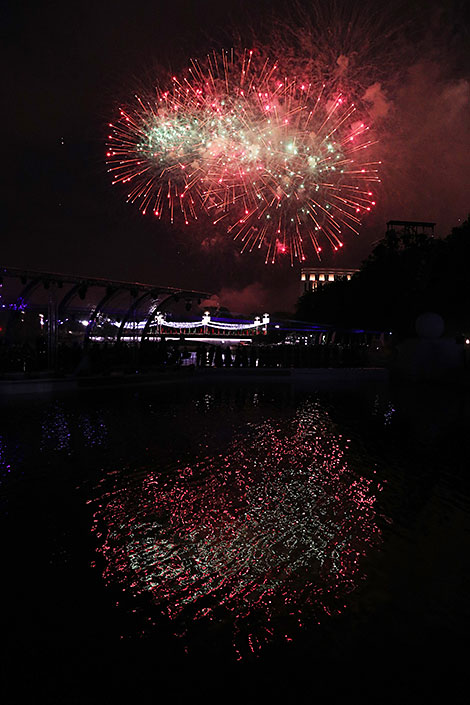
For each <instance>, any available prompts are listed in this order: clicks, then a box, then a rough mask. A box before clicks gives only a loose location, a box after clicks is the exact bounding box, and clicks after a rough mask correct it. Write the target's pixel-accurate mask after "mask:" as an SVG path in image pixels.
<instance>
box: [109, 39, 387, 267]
mask: <svg viewBox="0 0 470 705" xmlns="http://www.w3.org/2000/svg"><path fill="white" fill-rule="evenodd" d="M286 73H287V72H285V71H283V69H282V67H280V66H279V64H278V63H276V62H273V61H270V60H269V58H265V57H264V56H263V55H261V54H257V53H255V52H253V51H244V52H243V53H242V54H241V55H240V56H239V57H238V55H237V54H235V53H234V52H233V50H232V51H231V52H226V51H222V52H221V53H219V54H216V53H215V52H214V53H213V54H212V55H210V56H208V57H207V60H206V61H205V62H204V63H198V62H196V61H193V62H192V63H191V67H190V68H189V70H188V72H187V74H186V75H185V76H183V77H182V78H181V79H178V78H177V77H175V76H174V77H173V79H172V86H171V90H167V91H162V90H160V89H157V91H156V95H155V96H154V97H153V98H152V99H151V100H149V99H147V100H143V99H141V98H139V97H136V101H135V103H134V106H133V107H131V108H129V109H121V112H120V118H119V120H118V121H117V123H116V124H114V125H111V134H110V136H109V144H108V152H107V159H108V164H109V170H110V172H111V173H112V175H113V183H119V182H122V183H126V184H129V191H128V200H129V201H130V202H136V203H138V204H139V207H140V209H141V210H142V212H143V213H146V212H152V213H154V214H155V215H156V216H157V217H159V218H160V217H162V215H163V214H164V213H168V214H169V217H170V221H171V222H173V221H174V219H175V218H176V217H177V215H180V216H182V218H183V219H184V222H185V223H186V224H189V221H190V220H197V219H198V218H199V217H200V216H201V214H202V213H206V214H209V216H210V217H211V219H212V223H213V225H216V226H219V227H222V226H225V230H226V232H227V233H228V234H229V235H230V236H232V237H233V238H234V239H235V240H238V242H239V243H240V246H241V251H242V252H244V251H250V252H251V251H253V250H254V249H261V248H265V249H266V262H272V263H274V262H275V260H276V257H277V255H279V254H284V253H289V255H290V257H291V261H293V260H294V258H296V259H298V260H300V261H304V260H305V258H306V251H307V249H308V248H313V250H314V252H315V253H316V254H317V256H319V255H320V252H321V249H322V243H323V242H327V243H328V244H329V245H330V246H331V247H332V248H333V249H335V250H337V249H338V248H340V247H342V246H343V233H344V232H345V231H346V232H348V231H349V232H352V233H356V234H357V233H358V226H359V224H360V219H361V216H362V215H363V214H364V213H366V212H367V211H369V210H370V209H371V207H372V206H373V205H375V200H374V193H373V191H372V190H371V189H372V187H373V185H374V184H376V183H377V182H378V181H379V177H378V166H379V164H380V162H378V161H375V160H374V159H373V158H372V157H371V156H368V152H369V148H370V147H371V146H372V145H373V144H374V143H375V142H374V140H373V138H371V137H370V135H369V126H368V125H366V124H365V122H364V121H363V120H362V119H361V116H360V115H359V111H358V109H357V106H356V105H355V104H354V103H352V102H351V101H350V100H349V99H348V96H347V95H345V94H344V92H342V91H339V90H338V89H337V88H336V87H333V88H332V89H330V88H329V87H328V85H327V84H325V83H322V82H321V81H320V80H317V79H315V80H313V79H312V80H310V82H309V81H307V80H301V79H299V78H297V77H295V76H294V77H288V76H287V75H286ZM219 224H220V225H219Z"/></svg>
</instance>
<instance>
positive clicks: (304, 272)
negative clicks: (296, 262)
mask: <svg viewBox="0 0 470 705" xmlns="http://www.w3.org/2000/svg"><path fill="white" fill-rule="evenodd" d="M357 271H359V270H358V269H354V268H353V267H349V268H348V269H340V268H338V267H302V269H301V270H300V282H301V294H305V292H307V291H315V289H317V288H318V287H319V286H323V284H327V283H328V282H335V281H341V280H342V279H348V280H349V279H351V277H352V275H353V274H355V273H356V272H357Z"/></svg>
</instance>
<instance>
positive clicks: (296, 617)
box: [0, 382, 470, 703]
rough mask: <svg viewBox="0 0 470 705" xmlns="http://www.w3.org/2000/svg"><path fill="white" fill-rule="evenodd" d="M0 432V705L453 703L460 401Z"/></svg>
mask: <svg viewBox="0 0 470 705" xmlns="http://www.w3.org/2000/svg"><path fill="white" fill-rule="evenodd" d="M0 414H1V416H0V418H1V425H0V482H1V504H0V511H1V536H2V559H3V560H2V568H3V570H2V582H1V597H2V601H1V604H2V624H1V633H2V652H3V653H2V658H1V668H2V674H1V675H2V678H1V684H0V690H1V691H4V693H5V695H4V697H3V699H2V702H8V703H10V702H11V703H21V702H29V703H34V702H47V703H95V702H96V703H103V702H132V703H134V702H135V703H154V702H155V703H157V702H180V701H181V702H182V701H187V700H188V699H189V698H191V699H193V700H199V699H203V700H206V701H209V702H229V701H230V702H231V701H232V700H237V701H240V700H242V701H243V702H251V701H252V700H259V701H261V702H265V701H266V702H267V701H271V700H274V701H278V700H283V701H286V702H297V701H299V702H324V701H327V700H328V701H330V700H336V699H337V698H338V697H347V698H348V701H349V702H351V701H352V702H364V701H365V702H388V701H393V702H395V701H398V700H399V701H401V702H411V701H412V702H425V701H426V702H427V701H428V700H429V699H430V698H431V696H435V695H436V693H439V695H440V697H441V698H445V699H446V701H449V702H459V701H460V700H463V699H464V695H465V689H466V686H465V683H466V677H465V664H466V648H465V644H466V642H467V632H468V623H469V620H468V617H469V611H470V610H469V607H468V599H469V583H470V581H469V570H468V554H469V550H468V549H469V544H470V540H469V511H468V489H469V483H468V468H469V462H468V457H469V452H470V447H469V446H470V441H469V434H468V428H469V421H470V399H469V398H468V395H465V394H464V393H463V392H459V391H458V390H447V389H443V388H435V389H431V388H421V387H417V388H413V389H400V388H396V389H394V388H391V389H389V388H386V387H380V386H375V387H374V386H364V385H362V386H358V387H356V388H349V389H323V390H315V389H301V388H295V387H291V385H290V384H289V383H279V384H276V385H270V384H253V383H248V382H247V383H242V384H235V383H230V384H228V383H223V382H218V383H215V384H211V383H208V384H204V383H199V384H197V385H196V384H195V385H193V386H191V385H186V386H184V385H178V384H175V385H172V386H165V387H155V388H153V389H151V390H145V391H144V390H139V391H131V390H125V391H122V390H121V391H119V392H109V391H108V392H86V393H83V394H82V395H74V396H64V397H62V398H58V399H54V400H29V401H27V400H24V401H16V402H13V403H12V402H10V403H9V404H8V406H7V405H6V404H4V405H2V406H1V407H0Z"/></svg>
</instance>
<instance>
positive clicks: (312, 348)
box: [0, 339, 377, 376]
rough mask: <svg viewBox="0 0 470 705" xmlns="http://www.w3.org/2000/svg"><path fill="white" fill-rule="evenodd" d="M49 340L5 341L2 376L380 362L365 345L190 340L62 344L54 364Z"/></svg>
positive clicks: (1, 351)
mask: <svg viewBox="0 0 470 705" xmlns="http://www.w3.org/2000/svg"><path fill="white" fill-rule="evenodd" d="M46 342H47V341H45V340H44V339H41V340H39V341H38V342H37V344H36V345H31V344H30V343H21V344H7V343H5V342H4V341H3V342H0V376H5V375H7V376H11V375H12V374H13V375H15V376H22V375H24V376H35V375H36V374H39V373H44V372H47V371H51V370H54V371H55V372H56V373H58V374H64V375H79V376H83V375H102V374H110V373H113V372H117V371H120V372H122V373H130V372H136V371H142V372H145V371H151V370H163V369H177V368H179V367H183V366H186V367H188V366H193V367H197V368H210V367H214V368H223V367H236V368H243V367H245V368H257V367H260V368H290V367H363V366H367V365H370V364H376V363H377V352H376V348H375V346H371V345H367V344H366V343H364V342H359V341H357V342H350V343H348V344H344V343H334V342H333V343H328V344H323V343H322V344H312V345H305V344H286V343H282V344H280V343H276V344H267V343H256V344H251V343H250V344H248V343H243V344H236V345H228V344H222V343H214V344H206V343H201V342H199V343H194V342H191V341H185V340H181V341H174V340H165V339H162V340H160V341H146V342H145V343H143V344H142V345H141V346H135V345H130V344H127V343H119V344H114V343H106V342H103V343H98V342H92V343H90V344H89V345H88V346H86V347H85V348H83V347H82V346H80V345H79V344H78V343H76V344H73V345H69V344H61V343H59V345H58V347H57V350H56V351H55V354H54V357H53V359H52V358H51V355H50V352H49V353H48V349H47V345H46Z"/></svg>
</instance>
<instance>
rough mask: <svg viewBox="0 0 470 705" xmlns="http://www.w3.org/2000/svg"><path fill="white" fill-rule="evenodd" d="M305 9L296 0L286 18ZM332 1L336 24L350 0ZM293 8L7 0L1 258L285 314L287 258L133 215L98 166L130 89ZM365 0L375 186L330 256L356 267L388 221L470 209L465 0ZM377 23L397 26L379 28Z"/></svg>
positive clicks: (260, 3) (206, 1)
mask: <svg viewBox="0 0 470 705" xmlns="http://www.w3.org/2000/svg"><path fill="white" fill-rule="evenodd" d="M316 4H317V6H321V5H322V4H323V5H325V3H322V2H321V0H317V3H316ZM326 4H328V5H329V6H331V5H335V3H326ZM254 5H256V10H253V6H254ZM311 5H312V3H307V2H303V3H302V2H299V3H298V6H297V10H296V11H295V12H296V13H297V14H296V17H298V16H299V13H301V12H302V11H303V9H304V8H305V7H306V8H307V9H308V7H309V6H311ZM336 5H337V10H336V12H337V17H338V18H339V20H341V18H343V17H344V16H345V13H346V14H347V12H348V11H350V10H351V8H352V7H353V5H354V3H352V2H349V3H348V2H344V3H342V2H340V1H339V0H338V2H337V3H336ZM292 6H293V3H292V2H290V3H289V2H286V1H281V0H276V1H273V0H257V1H256V3H254V2H253V0H251V1H250V0H225V1H224V2H221V1H220V0H219V2H215V1H214V0H198V1H197V2H196V1H193V2H191V0H175V1H174V2H165V3H163V2H160V0H154V1H153V2H143V1H142V0H135V1H134V2H122V1H121V0H116V1H114V2H99V0H98V1H96V0H95V2H87V1H84V0H82V1H80V2H78V1H77V2H75V1H74V0H72V1H68V2H66V3H64V2H37V1H36V2H34V1H30V2H28V1H26V0H23V2H21V3H13V2H12V3H10V7H9V8H7V10H6V12H4V15H3V17H2V26H3V32H4V37H3V38H2V45H3V47H4V57H3V62H2V65H3V76H4V91H3V93H4V98H5V110H4V114H3V122H4V128H3V139H4V145H3V152H4V153H5V152H6V168H5V166H4V168H3V175H4V177H5V178H4V182H5V185H4V187H3V195H4V200H5V206H6V207H5V208H4V209H3V219H4V221H5V222H4V228H3V233H4V234H3V236H2V249H1V256H0V264H2V265H9V266H16V267H29V268H32V269H42V270H46V271H55V272H64V273H73V274H82V275H89V276H99V277H105V278H115V279H122V280H137V281H142V282H147V283H155V284H161V285H167V286H182V287H193V288H198V289H202V290H205V291H213V292H214V293H217V294H218V295H219V297H220V301H221V303H222V304H224V305H228V306H229V307H231V308H232V309H233V310H234V311H242V312H244V313H247V314H249V313H251V312H254V311H258V312H262V311H264V310H265V309H266V310H269V311H271V312H274V311H280V310H286V311H289V310H293V307H294V304H295V300H296V296H297V295H298V291H299V283H298V280H299V272H298V270H299V266H298V265H296V266H295V267H294V268H292V267H291V266H290V263H289V262H288V261H287V260H286V261H282V262H281V263H280V264H278V265H276V266H269V265H268V266H266V265H264V257H263V256H262V255H243V256H240V255H239V254H238V251H237V249H236V247H235V246H234V245H233V244H232V243H231V242H230V241H227V242H226V243H225V244H224V245H221V244H220V242H221V239H220V238H215V240H214V242H212V239H213V233H212V232H210V231H208V232H207V233H203V234H201V233H200V232H199V233H193V232H192V231H191V229H189V228H187V229H184V230H183V229H180V228H178V227H171V226H170V225H169V224H168V223H165V222H156V219H152V218H151V217H150V216H147V217H144V216H143V215H141V213H140V212H139V210H138V209H137V208H136V207H135V206H132V205H128V204H126V202H125V197H124V194H123V193H122V191H119V189H118V188H116V187H112V186H111V184H110V178H109V174H108V173H107V167H106V163H105V152H106V148H105V142H106V137H107V134H108V130H107V123H108V122H109V121H110V120H112V119H113V118H114V117H115V115H116V110H117V108H118V107H119V105H120V104H122V103H125V101H126V100H127V99H128V98H129V97H130V96H132V95H133V93H135V92H136V91H137V90H139V88H140V87H141V86H144V87H146V88H149V87H150V88H151V87H152V85H154V83H155V80H156V77H157V76H161V75H163V74H164V73H166V72H167V71H178V70H181V69H182V68H184V67H185V66H186V65H187V61H188V59H189V57H191V56H196V57H197V56H201V55H202V56H203V55H204V54H205V53H206V52H207V50H209V49H211V48H213V47H219V48H223V47H225V48H228V47H230V46H231V42H232V37H233V38H234V40H233V41H239V42H241V43H242V45H245V46H249V45H250V43H252V42H253V41H254V39H253V37H255V36H257V37H260V39H261V41H263V42H264V43H268V44H269V42H270V41H271V40H270V32H271V30H270V27H271V26H272V23H274V24H277V26H278V27H279V26H282V23H283V22H288V23H289V26H290V28H291V30H292V27H293V24H292V23H293V20H292V16H293V15H292V12H293V10H292ZM361 6H364V3H361ZM466 6H467V7H466ZM373 7H374V8H375V13H376V14H375V17H373V18H372V19H371V22H370V29H369V30H368V32H365V34H364V37H363V46H364V45H365V44H367V43H368V42H369V43H370V42H371V37H373V36H374V35H376V34H377V32H376V28H379V29H380V32H383V37H384V41H383V42H382V43H381V49H380V51H378V52H377V56H376V58H375V59H374V57H372V66H371V70H370V80H367V77H366V79H364V78H363V74H361V81H362V83H363V89H364V95H366V96H367V98H366V99H367V100H368V106H369V109H370V113H371V115H372V116H373V117H375V118H376V124H377V130H378V133H379V139H380V148H381V154H382V156H383V160H384V167H383V184H382V186H381V188H380V194H379V198H378V207H377V210H376V211H375V213H374V214H373V215H371V216H370V217H369V218H368V219H367V220H366V221H365V222H364V225H363V227H362V228H361V234H360V238H359V239H356V240H355V241H354V240H353V239H352V238H351V237H349V238H347V240H346V246H345V248H344V249H343V251H341V252H340V253H339V254H338V255H335V256H334V258H329V259H327V260H326V261H328V262H331V263H333V262H334V263H335V264H336V265H337V266H351V265H352V266H354V265H358V264H359V263H360V262H361V260H362V259H363V258H364V257H366V256H367V254H368V253H369V252H370V249H371V247H372V244H373V242H374V241H376V240H377V239H380V237H382V235H383V234H384V230H385V223H386V221H387V220H390V219H402V218H403V219H413V220H430V221H436V222H437V233H438V235H439V236H445V235H447V234H448V232H449V230H450V228H451V227H452V226H454V225H457V224H458V223H459V221H462V220H464V219H465V218H466V217H467V215H468V212H469V211H470V199H469V191H470V189H469V185H470V176H469V155H470V119H469V117H468V116H469V115H470V88H469V86H470V84H469V75H470V65H469V63H470V59H469V56H470V52H469V15H468V3H466V2H464V1H463V0H461V1H455V2H451V1H449V2H443V1H441V2H437V0H436V2H425V1H424V0H422V1H421V2H414V3H413V2H411V3H410V2H408V3H395V4H394V3H389V2H387V3H383V8H382V7H381V4H380V3H373ZM385 11H386V12H387V15H386V17H385ZM289 13H290V14H289ZM286 17H288V19H287V20H286V19H285V18H286ZM273 18H274V19H273ZM276 18H277V19H276ZM374 23H376V25H374ZM387 26H389V27H392V26H393V27H395V30H394V31H393V32H390V33H389V34H387V31H386V28H387ZM296 27H297V28H298V29H294V32H293V34H294V35H295V33H296V32H297V34H299V35H301V34H302V31H303V30H302V25H301V24H297V25H296ZM400 27H401V28H402V29H401V30H400V31H397V30H396V28H400ZM326 31H327V28H325V32H326ZM368 33H369V36H367V34H368ZM287 34H288V33H287V32H286V35H287ZM375 38H376V37H375ZM307 44H308V41H307ZM349 52H350V56H352V55H353V54H354V55H355V52H354V51H352V50H351V48H349ZM363 53H364V52H363ZM357 54H358V56H359V58H360V57H361V52H360V51H358V52H357ZM367 59H368V60H370V56H369V55H368V56H367ZM374 61H375V63H376V66H375V67H374ZM384 67H385V68H384ZM377 68H378V69H380V70H379V72H378V74H376V73H375V71H376V69H377ZM377 75H379V78H380V80H376V79H377ZM367 91H369V92H368V93H367ZM310 263H311V264H312V265H314V264H316V260H314V259H313V258H312V259H311V260H310V261H309V262H307V263H306V264H310Z"/></svg>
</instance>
